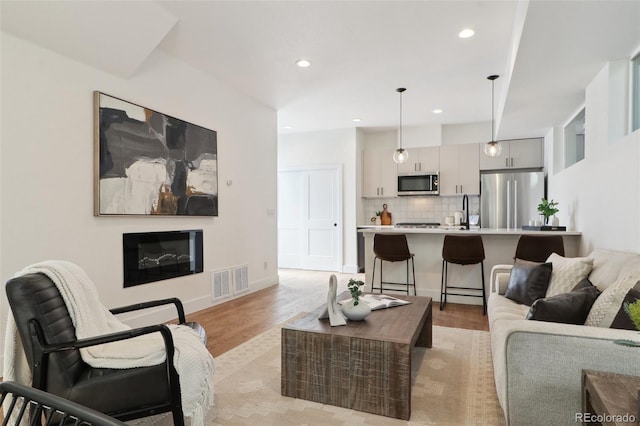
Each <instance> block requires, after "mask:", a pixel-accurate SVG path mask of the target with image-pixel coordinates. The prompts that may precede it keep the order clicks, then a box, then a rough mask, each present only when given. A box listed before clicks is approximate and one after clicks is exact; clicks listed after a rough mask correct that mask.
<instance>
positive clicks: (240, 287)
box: [233, 265, 249, 294]
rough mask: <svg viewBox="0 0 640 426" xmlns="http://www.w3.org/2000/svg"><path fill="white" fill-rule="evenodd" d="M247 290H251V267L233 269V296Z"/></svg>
mask: <svg viewBox="0 0 640 426" xmlns="http://www.w3.org/2000/svg"><path fill="white" fill-rule="evenodd" d="M247 290H249V266H248V265H242V266H238V267H236V268H234V269H233V294H238V293H243V292H245V291H247Z"/></svg>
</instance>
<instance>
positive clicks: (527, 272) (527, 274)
mask: <svg viewBox="0 0 640 426" xmlns="http://www.w3.org/2000/svg"><path fill="white" fill-rule="evenodd" d="M551 269H552V265H551V263H538V262H529V261H528V260H522V259H516V261H515V263H514V264H513V268H512V269H511V275H510V276H509V285H508V286H507V291H506V292H505V296H506V297H507V298H508V299H511V300H513V301H515V302H517V303H520V304H523V305H527V306H531V304H532V303H533V302H535V301H536V300H538V299H540V298H542V297H544V296H545V294H547V287H549V280H550V279H551Z"/></svg>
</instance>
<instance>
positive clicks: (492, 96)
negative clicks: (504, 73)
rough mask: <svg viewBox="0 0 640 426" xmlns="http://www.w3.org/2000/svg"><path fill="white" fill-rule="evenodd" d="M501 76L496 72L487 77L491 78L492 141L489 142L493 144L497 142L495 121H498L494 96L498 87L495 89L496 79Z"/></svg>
mask: <svg viewBox="0 0 640 426" xmlns="http://www.w3.org/2000/svg"><path fill="white" fill-rule="evenodd" d="M499 77H500V76H499V75H495V74H494V75H490V76H489V77H487V79H488V80H491V142H489V143H491V144H493V143H495V142H496V140H495V128H494V126H495V121H496V120H495V116H494V113H495V111H494V110H495V105H496V102H495V99H494V97H495V93H496V89H495V84H496V79H497V78H499Z"/></svg>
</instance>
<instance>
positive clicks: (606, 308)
mask: <svg viewBox="0 0 640 426" xmlns="http://www.w3.org/2000/svg"><path fill="white" fill-rule="evenodd" d="M638 279H640V271H628V272H627V273H625V274H624V275H622V276H620V277H619V278H618V279H617V280H616V281H615V282H614V283H612V284H611V285H610V286H609V287H607V288H606V289H605V290H604V291H603V292H602V294H601V295H600V297H598V299H597V300H596V301H595V303H594V304H593V306H592V307H591V311H589V316H588V317H587V321H586V322H585V325H588V326H590V327H605V328H609V327H611V324H612V323H613V319H614V318H615V317H616V315H617V314H618V311H619V310H620V306H621V305H622V301H623V300H624V298H625V296H626V295H627V293H628V292H629V290H630V289H631V287H633V286H634V285H635V284H636V283H637V282H638Z"/></svg>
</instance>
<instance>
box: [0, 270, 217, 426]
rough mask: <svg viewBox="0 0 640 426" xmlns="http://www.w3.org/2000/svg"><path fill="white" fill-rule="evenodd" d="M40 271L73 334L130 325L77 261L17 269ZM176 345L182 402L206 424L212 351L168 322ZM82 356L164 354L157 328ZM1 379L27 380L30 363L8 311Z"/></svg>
mask: <svg viewBox="0 0 640 426" xmlns="http://www.w3.org/2000/svg"><path fill="white" fill-rule="evenodd" d="M38 272H39V273H43V274H45V275H46V276H47V277H49V278H50V279H51V281H53V282H54V283H55V285H56V287H57V288H58V290H59V291H60V294H61V295H62V298H63V299H64V301H65V303H66V305H67V309H68V310H69V314H70V316H71V320H72V321H73V324H74V325H75V327H76V337H77V338H78V339H85V338H88V337H94V336H98V335H102V334H108V333H115V332H118V331H124V330H130V329H131V327H129V326H128V325H126V324H124V323H122V322H120V321H119V320H118V319H117V318H116V317H115V316H114V315H113V314H112V313H111V312H109V310H108V309H107V308H105V307H104V306H103V305H102V303H100V300H99V298H98V292H97V291H96V288H95V286H94V285H93V283H92V282H91V280H90V279H89V277H88V276H87V274H86V273H85V272H84V270H82V268H80V267H79V266H77V265H75V264H73V263H70V262H66V261H59V260H48V261H44V262H41V263H37V264H34V265H31V266H28V267H26V268H25V269H23V270H22V271H20V272H19V273H17V274H16V276H21V275H25V274H31V273H38ZM169 328H170V329H171V334H172V336H173V341H174V345H175V354H174V366H175V368H176V370H177V372H178V375H179V376H180V389H181V395H182V407H183V411H184V415H185V417H188V418H190V420H191V426H204V418H205V415H206V413H207V411H208V410H209V409H210V408H211V407H212V406H213V372H214V364H213V357H212V356H211V354H210V353H209V351H208V350H207V348H206V347H205V345H203V344H202V341H201V340H200V337H199V336H198V334H197V333H196V332H195V331H193V330H192V329H191V328H190V327H185V326H177V325H170V326H169ZM80 354H81V356H82V359H83V360H84V362H86V363H87V364H89V365H90V366H92V367H95V368H113V369H124V368H135V367H146V366H151V365H157V364H160V363H161V362H164V360H165V358H166V354H165V347H164V341H163V339H162V337H161V335H160V333H151V334H147V335H144V336H140V337H136V338H134V339H127V340H122V341H119V342H113V343H108V344H104V345H99V346H92V347H90V348H83V349H80ZM4 380H6V381H10V380H13V381H17V382H19V383H22V384H26V385H29V386H30V385H31V383H32V378H31V372H30V369H29V367H28V365H27V363H26V358H25V356H24V350H23V348H22V344H21V341H20V338H19V336H18V335H17V332H16V327H15V322H14V319H13V315H12V314H11V313H9V319H8V321H7V332H6V335H5V355H4Z"/></svg>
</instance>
